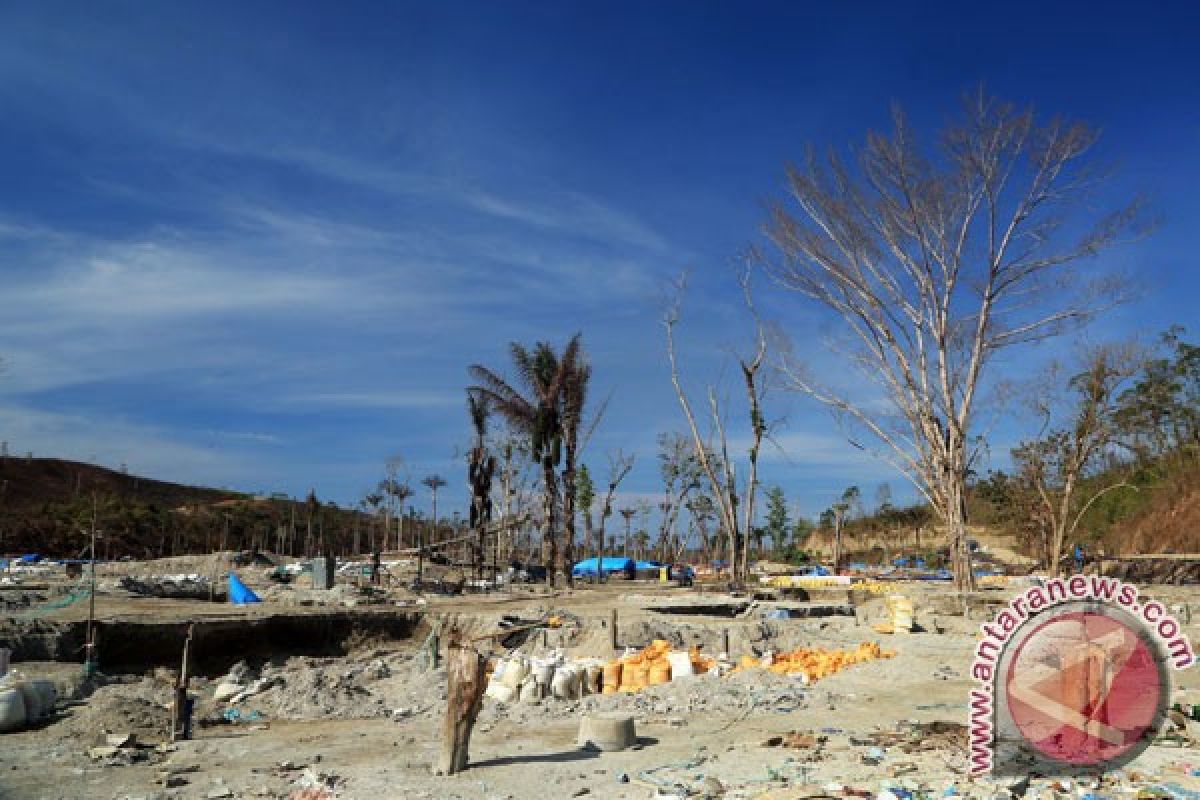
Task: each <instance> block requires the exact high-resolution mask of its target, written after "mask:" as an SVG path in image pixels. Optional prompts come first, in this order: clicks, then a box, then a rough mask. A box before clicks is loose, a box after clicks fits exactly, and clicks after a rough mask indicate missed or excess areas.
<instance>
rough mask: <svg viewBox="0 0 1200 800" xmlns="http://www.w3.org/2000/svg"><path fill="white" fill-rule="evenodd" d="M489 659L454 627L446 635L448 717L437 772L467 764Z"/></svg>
mask: <svg viewBox="0 0 1200 800" xmlns="http://www.w3.org/2000/svg"><path fill="white" fill-rule="evenodd" d="M485 665H486V661H485V659H484V657H483V656H482V655H481V654H480V653H479V651H478V650H476V649H475V647H474V646H473V645H472V643H471V640H470V639H469V638H468V637H467V635H466V634H465V633H463V632H462V631H460V630H458V629H453V630H451V631H450V632H449V633H448V635H447V636H446V679H447V687H446V721H445V724H444V725H443V726H442V754H441V757H440V758H439V759H438V763H437V765H436V767H435V768H434V773H435V774H437V775H453V774H455V773H456V772H462V771H463V770H465V769H466V768H467V762H468V760H469V756H468V749H469V747H470V743H471V729H472V728H474V727H475V718H476V717H478V716H479V709H480V707H481V706H482V705H483V692H484V690H485V689H486V688H487V680H486V674H485V670H484V667H485Z"/></svg>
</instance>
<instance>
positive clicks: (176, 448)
mask: <svg viewBox="0 0 1200 800" xmlns="http://www.w3.org/2000/svg"><path fill="white" fill-rule="evenodd" d="M0 430H3V431H4V437H5V441H6V442H7V443H8V448H9V452H13V453H24V452H26V451H31V452H33V454H34V455H35V456H40V457H54V458H66V459H72V460H79V461H89V462H94V463H99V464H104V465H107V466H109V467H112V468H116V467H118V466H120V465H122V464H124V465H126V466H127V467H128V469H129V471H130V472H133V473H136V474H141V475H147V476H151V477H155V478H159V479H162V480H176V481H180V482H185V483H204V484H209V485H223V486H224V485H231V484H242V485H246V484H247V483H248V482H253V481H255V480H257V479H258V476H260V475H261V474H262V464H261V462H259V461H258V460H257V459H255V458H254V456H253V454H252V453H249V452H247V451H246V449H245V448H237V449H225V448H216V447H205V446H201V445H197V444H194V443H189V442H187V441H184V440H181V439H180V438H178V437H177V436H175V435H173V434H172V433H171V432H170V431H166V430H163V429H162V428H159V427H156V426H150V425H144V424H139V423H137V422H134V421H129V420H123V419H114V418H113V417H112V416H111V415H104V416H103V417H98V416H93V415H90V414H63V413H56V412H49V411H43V410H39V409H36V408H30V407H27V406H20V405H12V404H4V405H0Z"/></svg>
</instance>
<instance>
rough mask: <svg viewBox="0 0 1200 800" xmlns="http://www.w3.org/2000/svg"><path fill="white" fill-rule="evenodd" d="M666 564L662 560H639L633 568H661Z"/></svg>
mask: <svg viewBox="0 0 1200 800" xmlns="http://www.w3.org/2000/svg"><path fill="white" fill-rule="evenodd" d="M665 566H666V564H664V563H662V562H661V561H638V562H637V563H636V564H635V565H634V567H633V568H634V569H636V570H637V571H638V572H641V571H642V570H644V569H661V568H663V567H665Z"/></svg>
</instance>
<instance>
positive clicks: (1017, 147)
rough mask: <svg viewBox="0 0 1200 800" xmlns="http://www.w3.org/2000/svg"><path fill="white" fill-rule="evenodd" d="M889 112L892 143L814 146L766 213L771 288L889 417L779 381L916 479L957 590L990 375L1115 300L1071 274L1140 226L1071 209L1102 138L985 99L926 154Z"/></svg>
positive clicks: (1103, 284) (1088, 179)
mask: <svg viewBox="0 0 1200 800" xmlns="http://www.w3.org/2000/svg"><path fill="white" fill-rule="evenodd" d="M893 117H894V129H893V131H892V133H891V135H890V136H889V135H883V134H877V133H872V134H870V135H869V136H868V138H867V142H866V145H865V147H863V148H862V150H861V151H860V152H858V153H857V161H856V163H855V164H853V165H850V164H847V163H846V162H844V161H843V160H842V159H841V158H840V157H839V156H837V155H836V154H834V153H831V154H830V155H829V157H828V159H825V160H822V159H820V158H818V156H817V155H816V154H815V153H814V152H812V151H810V153H809V155H808V159H807V161H806V163H805V164H804V165H803V166H801V167H796V166H792V167H789V169H788V188H789V190H790V194H791V195H792V197H793V198H794V203H792V204H790V205H785V204H784V203H780V204H778V205H777V206H776V207H775V208H774V209H773V212H772V214H771V217H770V220H769V222H768V224H767V226H766V233H767V236H768V237H769V239H770V240H771V242H772V243H773V244H774V246H775V252H774V255H773V256H762V261H763V263H764V264H766V265H767V268H768V269H769V271H770V272H771V274H772V275H773V276H774V277H775V279H776V281H777V282H778V284H779V285H780V286H781V287H783V288H784V289H786V290H792V291H795V292H798V293H800V294H802V295H804V296H806V297H808V298H810V299H811V300H814V301H816V303H817V304H819V305H820V306H823V307H824V308H826V309H828V310H830V311H832V312H833V314H834V315H835V317H836V318H838V319H840V320H841V322H842V323H843V325H844V332H845V334H846V339H848V340H849V342H850V345H849V347H847V348H846V354H847V356H848V357H849V359H850V360H851V362H852V363H853V364H854V365H856V366H857V367H859V368H860V370H861V371H862V373H863V375H864V376H865V377H866V378H868V379H869V380H871V381H873V382H875V383H876V384H877V386H878V387H879V388H880V390H881V392H882V395H883V397H884V398H885V400H886V405H887V406H888V407H889V408H888V410H886V411H880V410H878V409H879V407H880V403H879V402H878V397H875V396H872V397H862V396H851V395H849V394H847V393H846V392H844V391H840V390H838V389H836V388H833V387H831V386H829V385H827V384H825V383H823V382H820V381H818V380H816V379H814V378H813V377H811V376H810V375H808V374H806V373H805V372H804V371H803V370H801V369H800V368H799V367H798V366H797V365H796V364H795V363H786V364H785V372H786V375H787V378H788V381H789V383H790V385H791V386H792V387H793V388H795V389H797V390H799V391H801V392H804V393H806V394H808V395H810V396H812V397H813V398H815V399H816V400H818V401H820V402H821V403H824V404H825V405H827V406H828V407H830V408H831V409H832V410H833V411H834V412H835V413H836V414H837V415H838V416H839V417H840V418H841V419H842V420H843V421H845V422H847V423H848V424H849V425H850V426H851V427H852V428H853V429H855V430H857V431H860V432H865V433H866V435H867V436H868V437H870V440H871V441H872V442H873V443H874V444H875V445H877V446H875V447H872V448H871V449H872V450H873V451H874V452H876V453H877V454H878V455H880V456H881V457H882V458H885V459H886V460H888V461H889V462H890V463H891V464H893V465H894V466H895V467H896V468H897V469H898V470H899V471H900V472H902V473H903V474H904V475H905V476H906V477H907V478H908V479H909V480H911V481H912V483H913V484H914V485H915V486H916V487H917V489H918V490H919V491H920V492H921V493H922V494H923V495H924V497H925V499H926V500H928V501H929V503H930V505H931V506H932V507H933V508H934V509H935V511H936V513H937V515H938V516H939V517H940V518H941V521H942V523H943V525H944V526H945V528H946V529H947V531H948V533H949V535H950V539H951V544H952V561H953V566H954V573H955V579H956V583H957V585H958V586H959V588H961V589H963V590H966V589H970V588H973V586H974V578H973V576H972V572H971V568H970V557H969V552H968V548H967V536H966V518H965V488H966V478H967V474H968V472H969V470H970V468H971V464H972V460H973V458H974V457H975V455H976V452H977V448H978V445H979V441H978V439H977V437H976V436H975V435H974V426H973V422H974V416H975V413H976V411H977V408H976V406H977V404H978V394H979V390H980V387H981V385H982V384H981V378H982V376H983V375H984V373H985V368H986V367H987V365H988V363H989V362H990V360H991V359H992V358H993V357H994V356H995V355H996V354H997V353H999V352H1000V351H1002V350H1005V349H1007V348H1010V347H1014V346H1017V345H1022V344H1027V343H1030V342H1035V341H1039V340H1043V339H1046V338H1047V337H1051V336H1055V335H1057V334H1059V333H1061V332H1062V331H1064V330H1065V329H1068V328H1070V327H1071V326H1073V325H1076V324H1079V323H1081V322H1084V321H1086V320H1088V319H1090V318H1091V317H1093V316H1094V315H1095V314H1096V313H1097V312H1098V311H1100V310H1101V309H1103V308H1105V307H1106V306H1109V305H1111V304H1112V303H1114V302H1116V301H1117V300H1119V299H1120V292H1119V290H1118V287H1117V285H1116V284H1115V283H1114V282H1113V281H1112V280H1111V279H1109V280H1105V279H1103V276H1094V275H1093V274H1092V271H1090V270H1087V269H1084V267H1083V262H1084V261H1085V260H1087V259H1090V258H1092V257H1094V256H1096V255H1097V254H1098V253H1099V252H1100V251H1101V250H1103V249H1105V248H1106V247H1107V246H1109V245H1111V244H1114V243H1116V242H1117V241H1119V240H1120V239H1121V238H1122V237H1123V235H1124V234H1125V233H1126V232H1134V231H1135V229H1136V227H1137V223H1138V220H1139V217H1140V214H1139V213H1138V211H1139V208H1140V204H1139V203H1137V202H1134V203H1132V204H1130V205H1128V206H1125V207H1122V208H1119V209H1118V210H1116V211H1115V212H1113V213H1110V214H1106V215H1103V216H1101V217H1100V218H1098V219H1096V218H1091V219H1089V218H1088V217H1087V215H1086V214H1080V215H1078V216H1076V215H1073V214H1072V212H1073V211H1077V210H1079V209H1081V208H1082V209H1083V211H1084V212H1086V211H1088V210H1089V209H1090V206H1088V205H1086V204H1084V203H1083V202H1081V201H1083V200H1085V199H1086V198H1087V197H1088V196H1089V194H1090V193H1091V190H1092V189H1093V188H1094V186H1095V185H1096V183H1097V180H1098V177H1099V176H1098V175H1097V174H1096V172H1095V171H1094V170H1093V169H1089V167H1088V164H1087V161H1088V159H1087V158H1086V157H1087V155H1088V153H1089V151H1090V150H1091V148H1092V145H1093V144H1094V143H1095V141H1096V134H1095V133H1094V132H1093V131H1092V130H1091V129H1090V128H1088V127H1087V126H1085V125H1083V124H1079V123H1068V122H1064V121H1062V120H1059V119H1053V120H1050V121H1046V122H1042V121H1039V120H1037V119H1035V116H1034V114H1033V112H1032V111H1029V110H1025V111H1018V110H1016V109H1014V108H1013V107H1012V106H1009V105H1006V104H1002V103H1000V102H997V101H995V100H992V99H989V98H987V97H986V96H984V94H983V93H982V92H979V93H978V94H975V95H973V96H971V97H970V98H968V100H967V101H966V103H965V104H964V114H963V117H962V119H961V120H960V121H957V122H955V123H952V124H950V125H949V126H948V127H947V129H946V130H945V131H944V132H943V133H942V135H941V137H940V138H939V140H938V142H939V144H938V146H937V147H936V148H935V149H934V150H933V152H929V151H928V150H922V149H921V148H919V147H918V146H917V143H916V142H915V139H914V135H913V132H912V130H911V129H910V128H909V126H908V123H907V122H906V120H905V118H904V116H903V114H902V113H901V112H900V111H899V110H897V111H895V113H894V115H893ZM793 208H794V209H795V210H793ZM1079 231H1082V232H1081V233H1078V232H1079ZM1077 233H1078V235H1075V234H1077ZM851 435H852V436H853V437H855V438H854V439H852V441H855V439H856V438H857V435H858V434H854V433H852V434H851ZM855 444H857V445H858V446H863V445H861V444H859V443H858V442H857V441H855Z"/></svg>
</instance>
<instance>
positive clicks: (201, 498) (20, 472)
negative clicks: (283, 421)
mask: <svg viewBox="0 0 1200 800" xmlns="http://www.w3.org/2000/svg"><path fill="white" fill-rule="evenodd" d="M93 492H96V493H98V494H99V495H101V496H104V497H107V498H116V499H119V500H123V501H126V502H133V503H139V504H142V505H147V506H156V507H158V508H163V509H172V508H179V507H181V506H187V505H195V504H202V505H207V504H210V503H217V502H220V501H222V500H238V499H244V498H246V497H247V495H244V494H240V493H238V492H231V491H226V490H224V489H210V488H206V487H199V486H186V485H184V484H180V483H169V482H167V481H159V480H154V479H152V478H144V477H140V476H137V475H128V474H126V473H123V472H118V471H116V470H112V469H108V468H107V467H100V466H97V465H95V464H84V463H82V462H79V461H66V460H63V459H59V458H24V457H14V456H7V457H3V458H0V504H2V505H3V508H4V510H5V511H11V512H28V511H37V510H40V509H42V508H43V507H45V506H46V505H47V504H71V503H74V502H76V501H77V500H79V499H80V498H90V497H91V495H92V493H93Z"/></svg>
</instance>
